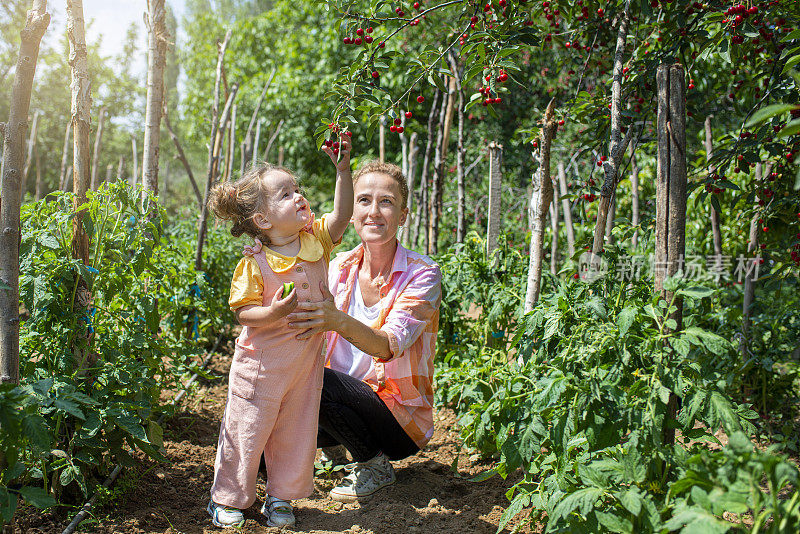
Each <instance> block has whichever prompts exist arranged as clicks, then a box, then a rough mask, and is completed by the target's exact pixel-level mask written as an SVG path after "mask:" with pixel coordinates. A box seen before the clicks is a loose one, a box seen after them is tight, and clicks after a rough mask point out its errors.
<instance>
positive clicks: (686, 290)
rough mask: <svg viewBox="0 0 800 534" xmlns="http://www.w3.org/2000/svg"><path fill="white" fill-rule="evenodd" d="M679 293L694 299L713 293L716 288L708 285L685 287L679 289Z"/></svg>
mask: <svg viewBox="0 0 800 534" xmlns="http://www.w3.org/2000/svg"><path fill="white" fill-rule="evenodd" d="M678 294H679V295H685V296H687V297H690V298H693V299H702V298H705V297H710V296H711V295H713V294H714V290H713V289H709V288H707V287H683V288H681V289H678Z"/></svg>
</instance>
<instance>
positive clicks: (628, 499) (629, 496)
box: [617, 487, 642, 516]
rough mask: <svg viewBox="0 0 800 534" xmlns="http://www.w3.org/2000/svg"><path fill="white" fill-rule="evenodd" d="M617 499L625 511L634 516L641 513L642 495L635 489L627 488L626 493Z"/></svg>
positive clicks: (619, 495)
mask: <svg viewBox="0 0 800 534" xmlns="http://www.w3.org/2000/svg"><path fill="white" fill-rule="evenodd" d="M617 499H619V502H620V504H622V506H623V507H624V508H625V509H626V510H627V511H629V512H630V513H632V514H633V515H635V516H638V515H639V512H641V511H642V494H641V492H640V491H639V488H637V487H631V488H628V489H627V491H624V492H622V493H620V494H618V495H617Z"/></svg>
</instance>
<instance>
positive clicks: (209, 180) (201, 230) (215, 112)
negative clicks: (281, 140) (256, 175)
mask: <svg viewBox="0 0 800 534" xmlns="http://www.w3.org/2000/svg"><path fill="white" fill-rule="evenodd" d="M230 39H231V31H230V30H228V31H227V32H226V33H225V39H224V40H223V41H222V43H221V44H220V45H219V48H218V53H217V77H216V81H215V82H214V95H213V98H214V103H213V105H212V107H211V141H210V143H209V146H208V174H207V176H206V189H205V193H204V195H203V205H202V206H201V208H200V221H199V222H198V232H197V252H196V253H195V258H194V267H195V269H197V270H198V271H199V270H202V267H203V241H204V240H205V237H206V223H207V221H206V219H207V217H208V195H209V194H210V193H211V187H212V185H213V184H214V178H215V176H214V169H215V161H214V159H215V154H214V144H215V143H216V139H217V130H218V128H219V124H218V122H217V121H218V118H219V85H220V81H221V79H222V66H223V61H224V59H225V50H227V49H228V42H229V41H230ZM229 101H230V100H229ZM226 106H227V104H226ZM223 124H224V123H223Z"/></svg>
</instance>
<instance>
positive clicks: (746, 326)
mask: <svg viewBox="0 0 800 534" xmlns="http://www.w3.org/2000/svg"><path fill="white" fill-rule="evenodd" d="M771 170H772V169H771V168H767V172H766V173H762V170H761V163H756V169H755V182H756V183H757V184H760V183H761V181H762V179H763V178H764V174H767V175H769V173H770V172H771ZM758 201H759V198H758V196H756V198H755V203H756V204H757V203H758ZM712 209H713V208H712ZM760 220H761V215H760V214H759V213H755V214H754V215H753V218H752V219H750V235H749V239H748V241H747V255H748V257H751V256H752V255H753V253H754V252H756V251H758V249H759V245H758V235H759V233H760V232H761V224H760V223H759V221H760ZM717 257H718V258H719V257H721V254H720V255H719V256H717ZM720 261H721V260H720ZM755 294H756V284H755V280H754V279H753V278H751V277H750V276H749V273H748V274H747V275H745V277H744V295H743V299H742V339H741V342H740V343H739V351H740V353H741V355H742V361H743V362H745V361H747V360H748V359H749V358H748V352H749V348H748V347H749V344H750V326H751V325H752V321H751V316H752V312H751V310H750V307H751V306H752V304H753V300H754V299H755Z"/></svg>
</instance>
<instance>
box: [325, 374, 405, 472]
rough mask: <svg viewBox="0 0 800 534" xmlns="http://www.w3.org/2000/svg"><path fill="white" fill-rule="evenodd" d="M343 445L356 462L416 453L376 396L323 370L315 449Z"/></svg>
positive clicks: (344, 376)
mask: <svg viewBox="0 0 800 534" xmlns="http://www.w3.org/2000/svg"><path fill="white" fill-rule="evenodd" d="M339 444H341V445H344V446H345V448H346V449H347V450H348V451H350V454H351V455H352V456H353V460H355V461H356V462H365V461H367V460H369V459H371V458H374V457H375V456H377V455H378V453H379V452H383V453H384V454H385V455H386V456H388V457H389V459H390V460H401V459H403V458H407V457H408V456H411V455H412V454H415V453H417V452H418V451H419V447H417V444H416V443H414V440H412V439H411V438H410V437H408V434H406V432H405V430H403V427H401V426H400V424H399V423H398V422H397V420H396V419H395V418H394V416H393V415H392V412H391V411H389V408H387V407H386V404H384V402H383V401H382V400H381V398H380V397H379V396H378V394H377V393H375V392H374V391H373V390H372V388H370V387H369V386H368V385H367V384H365V383H364V382H362V381H361V380H358V379H356V378H353V377H352V376H349V375H347V374H345V373H340V372H339V371H334V370H332V369H328V368H326V369H325V375H324V378H323V381H322V399H321V401H320V406H319V431H318V433H317V446H318V447H331V446H334V445H339Z"/></svg>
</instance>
